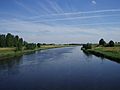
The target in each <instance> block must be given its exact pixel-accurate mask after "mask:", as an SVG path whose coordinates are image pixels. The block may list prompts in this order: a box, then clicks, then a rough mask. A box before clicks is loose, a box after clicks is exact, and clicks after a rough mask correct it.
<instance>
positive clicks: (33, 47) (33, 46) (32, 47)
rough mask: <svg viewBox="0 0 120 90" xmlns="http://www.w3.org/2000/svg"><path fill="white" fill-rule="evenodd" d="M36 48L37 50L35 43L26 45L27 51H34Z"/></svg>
mask: <svg viewBox="0 0 120 90" xmlns="http://www.w3.org/2000/svg"><path fill="white" fill-rule="evenodd" d="M35 48H36V44H35V43H28V44H27V45H26V49H28V50H33V49H35Z"/></svg>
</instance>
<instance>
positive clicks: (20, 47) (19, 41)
mask: <svg viewBox="0 0 120 90" xmlns="http://www.w3.org/2000/svg"><path fill="white" fill-rule="evenodd" d="M22 47H23V39H22V38H20V39H19V40H18V43H17V46H16V50H17V51H21V50H22Z"/></svg>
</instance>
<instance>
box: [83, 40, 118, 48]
mask: <svg viewBox="0 0 120 90" xmlns="http://www.w3.org/2000/svg"><path fill="white" fill-rule="evenodd" d="M116 44H120V42H116ZM97 46H103V47H114V46H115V42H114V41H113V40H110V41H109V42H108V43H107V42H106V41H105V40H104V39H103V38H102V39H100V40H99V44H98V45H97ZM82 48H84V49H91V48H92V44H91V43H87V44H83V47H82Z"/></svg>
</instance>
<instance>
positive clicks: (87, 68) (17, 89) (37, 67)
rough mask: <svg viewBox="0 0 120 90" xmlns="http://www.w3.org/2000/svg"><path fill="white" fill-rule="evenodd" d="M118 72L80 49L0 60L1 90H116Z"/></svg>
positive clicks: (119, 72)
mask: <svg viewBox="0 0 120 90" xmlns="http://www.w3.org/2000/svg"><path fill="white" fill-rule="evenodd" d="M103 62H104V63H103ZM119 69H120V65H119V64H117V63H114V62H112V61H109V60H107V59H101V58H98V57H96V56H94V55H91V54H88V53H85V52H84V53H83V52H82V51H81V50H80V47H69V48H59V49H51V50H44V51H38V52H35V53H32V54H29V55H23V56H22V57H20V58H16V59H12V60H4V61H0V90H114V89H115V90H119V89H120V86H119V83H120V80H119V79H120V70H119ZM117 88H118V89H117Z"/></svg>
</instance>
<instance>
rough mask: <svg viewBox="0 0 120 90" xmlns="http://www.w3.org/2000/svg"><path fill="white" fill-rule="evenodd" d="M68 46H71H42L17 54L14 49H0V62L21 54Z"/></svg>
mask: <svg viewBox="0 0 120 90" xmlns="http://www.w3.org/2000/svg"><path fill="white" fill-rule="evenodd" d="M69 46H71V45H42V46H41V47H40V48H36V49H34V50H22V51H17V52H15V48H0V60H3V59H10V58H14V57H19V56H21V55H23V54H28V53H32V52H35V51H38V50H44V49H52V48H61V47H69Z"/></svg>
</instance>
